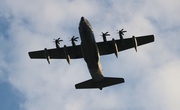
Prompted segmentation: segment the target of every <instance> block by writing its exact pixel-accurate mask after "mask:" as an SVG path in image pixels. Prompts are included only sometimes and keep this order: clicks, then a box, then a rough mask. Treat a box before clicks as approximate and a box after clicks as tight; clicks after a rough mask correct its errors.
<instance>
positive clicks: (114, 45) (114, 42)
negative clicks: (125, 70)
mask: <svg viewBox="0 0 180 110" xmlns="http://www.w3.org/2000/svg"><path fill="white" fill-rule="evenodd" d="M112 43H113V48H114V53H115V55H116V57H117V58H118V47H117V44H116V40H114V38H113V39H112Z"/></svg>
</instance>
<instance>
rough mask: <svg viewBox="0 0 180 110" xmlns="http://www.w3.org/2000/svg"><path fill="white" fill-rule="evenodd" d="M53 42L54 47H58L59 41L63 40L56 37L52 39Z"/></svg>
mask: <svg viewBox="0 0 180 110" xmlns="http://www.w3.org/2000/svg"><path fill="white" fill-rule="evenodd" d="M53 40H54V43H55V44H56V48H59V44H60V42H62V41H63V40H61V38H57V39H53Z"/></svg>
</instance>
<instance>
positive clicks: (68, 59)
mask: <svg viewBox="0 0 180 110" xmlns="http://www.w3.org/2000/svg"><path fill="white" fill-rule="evenodd" d="M64 55H65V57H66V60H67V62H68V63H69V64H70V56H69V54H68V51H67V47H66V45H64Z"/></svg>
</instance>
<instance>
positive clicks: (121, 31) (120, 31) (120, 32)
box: [117, 29, 127, 36]
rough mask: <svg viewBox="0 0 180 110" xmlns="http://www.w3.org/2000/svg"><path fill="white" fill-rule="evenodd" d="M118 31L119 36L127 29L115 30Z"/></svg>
mask: <svg viewBox="0 0 180 110" xmlns="http://www.w3.org/2000/svg"><path fill="white" fill-rule="evenodd" d="M117 31H118V33H119V36H123V35H124V33H125V32H127V31H124V29H121V30H117Z"/></svg>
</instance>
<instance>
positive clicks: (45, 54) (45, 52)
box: [44, 48, 50, 64]
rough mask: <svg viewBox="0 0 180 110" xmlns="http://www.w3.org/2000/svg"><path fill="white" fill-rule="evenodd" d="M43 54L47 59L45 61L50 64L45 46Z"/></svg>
mask: <svg viewBox="0 0 180 110" xmlns="http://www.w3.org/2000/svg"><path fill="white" fill-rule="evenodd" d="M44 56H45V58H46V59H47V62H48V63H49V64H50V56H49V53H48V50H47V49H46V48H44Z"/></svg>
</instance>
